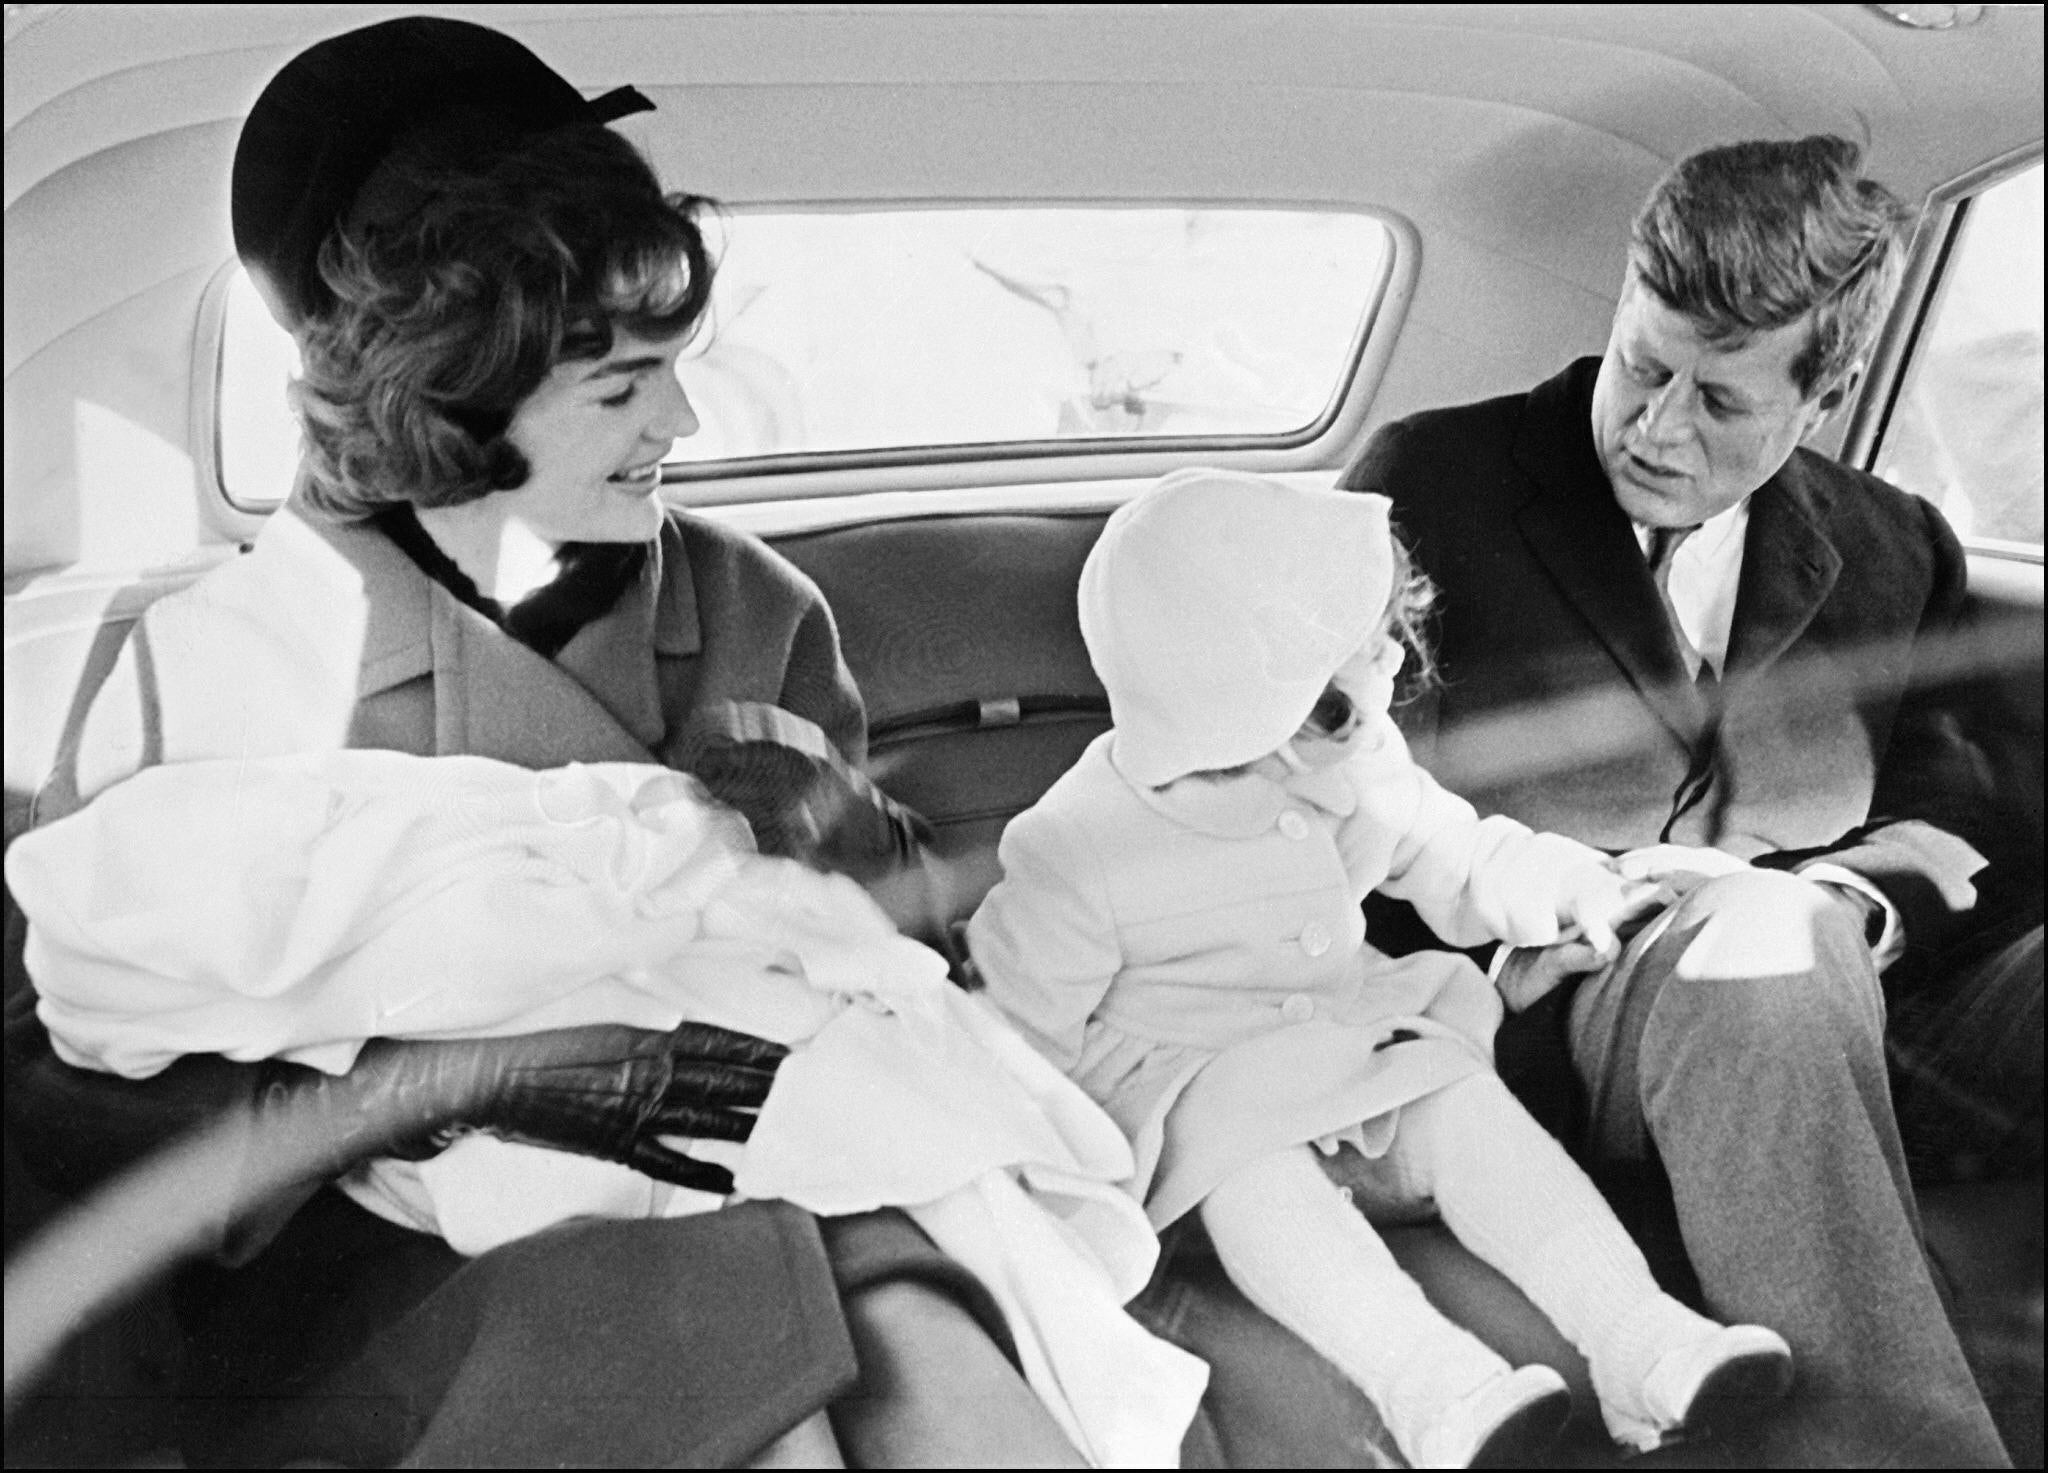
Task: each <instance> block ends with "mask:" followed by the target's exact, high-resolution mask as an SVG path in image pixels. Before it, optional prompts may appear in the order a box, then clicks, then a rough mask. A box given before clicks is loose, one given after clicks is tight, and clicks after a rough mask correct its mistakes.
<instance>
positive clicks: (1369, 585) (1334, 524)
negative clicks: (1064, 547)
mask: <svg viewBox="0 0 2048 1473" xmlns="http://www.w3.org/2000/svg"><path fill="white" fill-rule="evenodd" d="M1387 506H1388V503H1387V499H1386V498H1385V497H1384V496H1373V495H1368V494H1365V493H1361V492H1347V491H1318V490H1308V489H1305V488H1301V487H1296V486H1289V485H1286V484H1284V483H1282V482H1279V481H1274V480H1269V479H1267V478H1265V477H1263V476H1254V475H1247V474H1244V473H1242V472H1236V471H1219V470H1180V471H1175V472H1173V473H1172V474H1171V475H1168V476H1163V477H1161V478H1160V479H1159V480H1158V481H1157V482H1155V483H1154V484H1153V485H1151V486H1149V487H1147V488H1146V489H1145V490H1144V491H1142V492H1140V493H1139V494H1138V495H1137V496H1135V497H1133V498H1132V499H1131V500H1130V501H1128V502H1126V503H1125V504H1124V505H1123V506H1121V507H1119V508H1117V510H1116V512H1115V513H1114V514H1113V515H1112V516H1111V517H1110V519H1109V522H1108V525H1106V526H1105V527H1104V528H1103V530H1102V537H1101V539H1100V540H1099V541H1097V542H1096V544H1095V548H1094V551H1092V552H1091V553H1089V555H1088V562H1087V564H1086V566H1085V567H1083V568H1082V570H1081V593H1080V603H1081V634H1082V637H1083V638H1084V639H1086V640H1087V641H1088V654H1089V658H1090V659H1091V660H1093V661H1094V664H1095V673H1096V674H1097V675H1098V676H1099V677H1100V678H1101V680H1102V684H1103V686H1104V687H1105V688H1106V689H1107V690H1108V692H1109V708H1110V714H1111V716H1112V718H1113V719H1114V720H1115V723H1116V765H1117V766H1118V768H1120V769H1121V770H1122V771H1123V773H1124V775H1125V776H1127V777H1128V778H1130V779H1131V780H1132V781H1133V782H1138V783H1143V784H1145V785H1146V786H1148V787H1157V786H1158V785H1160V784H1162V783H1167V782H1171V781H1172V780H1173V779H1175V778H1177V777H1184V776H1186V775H1187V774H1188V773H1190V772H1201V771H1207V770H1212V769H1216V768H1224V767H1236V766H1239V765H1241V764H1243V763H1246V762H1252V761H1255V760H1257V759H1258V758H1260V757H1263V756H1264V755H1265V754H1266V753H1268V752H1271V751H1273V750H1274V749H1275V748H1277V747H1279V746H1280V745H1281V744H1282V743H1283V742H1285V741H1286V740H1287V739H1288V738H1289V737H1291V736H1293V735H1294V733H1295V732H1296V730H1298V729H1299V728H1300V726H1301V723H1302V722H1303V721H1304V720H1306V719H1307V717H1308V713H1309V710H1310V708H1311V707H1313V706H1314V705H1315V702H1316V698H1317V697H1318V696H1320V695H1321V694H1322V692H1323V687H1324V686H1325V685H1326V684H1327V683H1328V682H1329V679H1330V677H1331V676H1332V675H1334V674H1335V673H1336V672H1337V670H1338V669H1339V668H1340V667H1341V666H1342V665H1343V664H1344V663H1345V662H1346V661H1347V660H1349V659H1350V658H1351V656H1352V655H1353V654H1355V653H1356V652H1357V651H1358V649H1359V648H1360V647H1361V646H1362V645H1363V644H1364V643H1365V641H1366V640H1367V639H1368V638H1369V637H1370V636H1371V635H1372V633H1373V631H1374V630H1375V629H1376V628H1377V627H1378V625H1379V620H1380V617H1381V615H1382V614H1383V613H1385V611H1386V607H1387V599H1388V596H1389V594H1390V593H1391V585H1392V582H1393V561H1394V559H1393V548H1392V544H1391V541H1390V538H1389V533H1388V530H1387Z"/></svg>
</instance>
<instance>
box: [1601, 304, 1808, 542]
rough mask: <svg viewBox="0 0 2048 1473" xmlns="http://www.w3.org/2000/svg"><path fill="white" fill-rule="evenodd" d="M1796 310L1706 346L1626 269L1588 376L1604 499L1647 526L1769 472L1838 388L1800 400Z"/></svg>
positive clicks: (1746, 487) (1687, 516) (1678, 520)
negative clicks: (1594, 372)
mask: <svg viewBox="0 0 2048 1473" xmlns="http://www.w3.org/2000/svg"><path fill="white" fill-rule="evenodd" d="M1811 332H1812V323H1811V321H1810V319H1808V318H1801V319H1800V320H1799V321H1797V322H1792V323H1788V324H1787V325H1786V326H1784V327H1777V328H1772V329H1771V330H1770V331H1768V332H1759V333H1755V334H1753V335H1751V336H1750V338H1749V339H1748V340H1747V341H1745V342H1742V343H1741V345H1740V346H1735V345H1734V344H1732V343H1730V344H1725V345H1721V346H1716V345H1715V344H1712V343H1709V342H1708V341H1707V340H1706V339H1705V338H1703V337H1701V336H1700V335H1699V333H1698V331H1697V330H1696V329H1695V328H1694V325H1693V323H1692V320H1691V319H1690V318H1688V317H1686V316H1685V315H1684V314H1683V313H1681V312H1674V311H1672V310H1671V309H1670V308H1669V307H1666V306H1665V305H1664V304H1663V303H1662V302H1660V301H1658V300H1657V298H1656V297H1655V295H1653V294H1652V293H1651V292H1649V291H1648V290H1646V289H1645V288H1643V287H1641V286H1639V285H1638V284H1637V283H1636V280H1635V277H1634V275H1633V274H1631V275H1630V277H1629V280H1628V283H1627V285H1626V286H1624V287H1623V288H1622V294H1621V304H1620V305H1619V306H1618V307H1617V308H1616V309H1615V312H1614V331H1613V332H1612V333H1611V334H1610V335H1609V337H1608V339H1607V356H1606V357H1604V358H1602V359H1601V360H1600V376H1599V378H1598V379H1597V380H1596V381H1595V382H1594V385H1593V444H1594V446H1595V447H1596V448H1597V449H1598V451H1599V453H1600V464H1601V465H1602V466H1603V467H1604V468H1605V469H1606V471H1607V481H1608V484H1609V485H1611V486H1612V487H1613V488H1614V499H1615V500H1616V501H1618V502H1620V503H1621V509H1622V510H1623V511H1625V512H1627V513H1628V515H1629V517H1630V519H1631V520H1633V521H1636V522H1638V523H1641V524H1642V525H1644V526H1649V527H1693V526H1697V525H1699V523H1701V522H1704V521H1705V520H1706V519H1707V518H1709V517H1711V516H1714V515H1716V514H1718V513H1720V512H1724V511H1726V510H1728V508H1729V507H1731V506H1734V505H1735V504H1736V503H1737V502H1738V501H1740V500H1742V499H1743V497H1745V496H1747V495H1749V493H1750V492H1752V491H1754V490H1756V488H1757V487H1759V486H1761V485H1762V484H1763V483H1764V482H1765V481H1768V480H1769V479H1770V478H1771V477H1772V476H1773V475H1775V474H1776V473H1777V470H1778V467H1779V466H1781V465H1783V464H1784V463H1785V461H1786V460H1787V459H1788V458H1789V457H1790V456H1791V454H1792V452H1793V450H1794V449H1796V448H1797V447H1798V445H1799V442H1800V441H1801V440H1803V439H1804V438H1805V437H1806V435H1807V434H1808V432H1809V431H1811V430H1812V429H1813V428H1814V426H1816V425H1817V424H1819V423H1820V421H1821V420H1822V419H1824V418H1825V417H1826V416H1827V414H1828V411H1829V410H1831V409H1832V408H1833V407H1834V406H1835V404H1837V403H1838V402H1840V399H1841V394H1840V393H1839V392H1823V393H1819V394H1816V395H1815V396H1814V397H1813V398H1812V399H1802V398H1801V397H1800V394H1799V390H1798V388H1797V387H1796V386H1795V385H1794V384H1793V382H1792V360H1793V359H1794V358H1796V357H1798V356H1799V354H1800V352H1801V350H1802V349H1804V348H1805V346H1806V344H1807V340H1808V337H1809V335H1810V334H1811Z"/></svg>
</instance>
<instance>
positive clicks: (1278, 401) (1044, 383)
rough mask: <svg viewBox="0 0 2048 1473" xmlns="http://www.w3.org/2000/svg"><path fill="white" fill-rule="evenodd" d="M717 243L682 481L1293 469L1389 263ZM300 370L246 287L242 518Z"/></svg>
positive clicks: (280, 443) (1368, 252) (1370, 256)
mask: <svg viewBox="0 0 2048 1473" xmlns="http://www.w3.org/2000/svg"><path fill="white" fill-rule="evenodd" d="M710 228H711V230H712V233H713V234H714V236H715V247H716V249H717V251H718V253H719V262H720V264H719V272H718V280H717V285H716V287H715V289H714V292H713V306H712V319H711V321H710V322H709V323H708V324H707V330H706V332H705V333H704V334H703V336H702V339H701V341H700V343H699V344H698V345H697V346H696V347H694V348H693V349H692V350H691V352H690V354H689V355H688V356H687V357H686V358H685V361H684V363H683V365H682V368H681V377H682V380H683V383H684V386H685V387H686V389H687V390H688V391H689V393H690V395H691V398H692V400H693V402H694V403H695V406H696V409H697V414H698V418H699V419H700V420H701V421H702V425H703V427H702V429H701V430H700V431H699V432H698V433H697V434H696V435H695V436H693V437H691V438H690V439H688V440H684V441H680V442H678V443H677V446H676V448H675V451H674V453H673V454H672V456H671V457H670V463H671V465H672V467H674V469H673V470H672V472H671V477H672V478H675V479H695V478H697V477H700V476H706V475H720V474H728V473H734V472H744V471H746V470H755V469H763V468H770V467H774V466H778V465H781V464H784V463H788V462H789V461H790V460H791V459H792V458H796V459H797V460H798V462H799V463H809V462H811V461H813V460H814V459H816V458H841V457H847V456H853V457H858V458H859V459H861V460H863V461H868V462H877V463H885V462H887V461H888V460H889V459H890V458H891V456H892V455H896V454H900V453H903V452H916V453H917V455H918V458H929V456H930V455H931V454H932V453H933V452H934V451H935V450H936V451H937V452H939V453H942V454H943V453H944V452H945V451H946V449H947V448H949V447H960V453H961V455H962V458H972V457H974V456H985V455H989V454H999V455H1000V454H1009V455H1021V456H1031V455H1045V454H1057V453H1061V452H1063V451H1065V450H1069V449H1072V448H1075V446H1076V442H1089V443H1090V444H1091V447H1092V448H1096V449H1111V450H1113V449H1115V448H1117V447H1118V446H1119V444H1123V445H1128V446H1129V447H1131V448H1141V449H1148V450H1149V449H1158V448H1161V447H1162V446H1163V445H1165V444H1167V443H1169V442H1170V443H1176V444H1178V443H1186V444H1188V445H1189V446H1190V447H1204V448H1219V447H1227V446H1236V445H1275V444H1290V443H1296V442H1298V441H1300V440H1303V439H1307V438H1309V437H1312V436H1313V435H1314V434H1315V433H1316V432H1317V431H1318V430H1319V429H1320V428H1321V427H1322V426H1323V425H1324V424H1325V423H1326V422H1327V421H1328V419H1329V418H1330V416H1331V415H1333V414H1334V412H1335V410H1336V407H1337V405H1338V402H1339V400H1340V399H1341V397H1342V394H1343V391H1344V388H1345V386H1346V384H1347V383H1348V381H1349V379H1350V376H1351V373H1352V371H1353V368H1354V366H1355V365H1356V363H1357V362H1358V357H1359V352H1360V349H1361V346H1362V344H1363V342H1364V339H1365V335H1366V332H1367V330H1368V329H1369V327H1370V324H1371V319H1372V315H1373V312H1374V309H1375V307H1376V306H1377V304H1378V302H1379V300H1380V297H1381V295H1382V293H1383V291H1384V288H1385V285H1386V282H1387V279H1388V277H1389V274H1390V272H1391V270H1392V267H1393V256H1394V250H1395V246H1394V236H1393V234H1392V232H1391V231H1390V230H1389V229H1388V227H1387V226H1386V225H1385V224H1384V223H1383V222H1381V221H1380V220H1379V219H1377V218H1375V217H1373V216H1371V215H1368V214H1362V213H1346V212H1339V211H1332V210H1324V209H1311V208H1288V209H1279V208H1270V207H1262V208H1256V209H1253V208H1204V209H1161V208H1135V207H1132V208H1124V207H1108V206H1101V205H1091V206H1069V205H1059V206H1050V205H1049V206H1032V207H1029V208H1024V207H1015V206H1003V207H994V206H989V207H963V208H943V209H941V208H929V207H921V208H907V207H894V208H888V209H868V208H863V209H858V210H855V209H842V208H808V209H790V208H781V209H776V210H747V211H732V212H729V213H725V214H722V215H721V216H719V217H717V218H716V219H715V220H713V221H712V222H711V224H710ZM291 363H292V358H291V347H290V344H289V342H288V341H286V340H285V339H284V335H283V334H282V333H281V332H279V331H278V330H277V329H276V328H275V327H274V326H273V325H272V324H271V323H270V321H269V319H268V318H267V317H265V316H264V315H263V313H262V310H261V308H260V306H258V305H257V304H256V299H255V294H254V292H253V291H252V290H250V289H249V287H248V285H247V283H246V282H237V283H236V284H235V285H234V287H232V288H231V289H230V293H229V307H228V310H227V311H225V312H224V313H223V340H222V354H221V375H220V385H221V394H220V401H221V414H220V436H221V440H220V456H219V460H220V466H221V473H222V481H223V486H224V489H225V490H226V491H227V494H228V496H229V498H230V499H231V500H232V501H234V502H235V503H236V504H238V505H240V506H243V507H245V508H256V507H260V506H263V505H267V504H274V503H275V502H276V501H277V500H278V499H280V498H281V497H282V496H283V494H284V492H285V491H286V490H287V489H288V488H289V484H290V465H291V454H292V453H293V452H292V451H291V449H290V448H289V447H292V446H295V445H296V433H295V430H294V428H293V427H292V425H291V422H290V419H289V415H288V413H287V411H286V410H285V408H284V398H283V390H282V384H283V380H284V377H285V376H286V375H288V374H289V372H290V371H291ZM969 447H972V449H969ZM280 454H282V457H283V458H282V460H281V461H280V459H279V457H280Z"/></svg>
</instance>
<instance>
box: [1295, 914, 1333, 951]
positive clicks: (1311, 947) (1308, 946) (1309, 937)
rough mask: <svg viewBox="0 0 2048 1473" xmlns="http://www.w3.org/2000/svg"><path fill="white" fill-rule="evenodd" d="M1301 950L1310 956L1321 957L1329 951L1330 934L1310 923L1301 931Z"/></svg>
mask: <svg viewBox="0 0 2048 1473" xmlns="http://www.w3.org/2000/svg"><path fill="white" fill-rule="evenodd" d="M1301 949H1302V950H1303V951H1305V952H1307V953H1308V954H1309V955H1310V956H1321V955H1322V954H1323V953H1324V952H1326V951H1328V950H1329V949H1330V933H1329V932H1328V931H1326V930H1324V929H1323V928H1322V927H1321V926H1319V925H1317V924H1315V923H1314V922H1313V921H1311V922H1310V923H1309V924H1308V925H1306V926H1304V927H1302V929H1301Z"/></svg>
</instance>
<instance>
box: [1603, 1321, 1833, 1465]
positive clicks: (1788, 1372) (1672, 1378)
mask: <svg viewBox="0 0 2048 1473" xmlns="http://www.w3.org/2000/svg"><path fill="white" fill-rule="evenodd" d="M1791 1389H1792V1348H1791V1347H1790V1346H1789V1345H1787V1344H1786V1343H1785V1342H1784V1340H1783V1339H1781V1338H1780V1337H1779V1336H1778V1335H1776V1334H1775V1333H1773V1332H1772V1331H1770V1330H1766V1329H1765V1328H1764V1327H1763V1326H1761V1325H1724V1326H1721V1327H1719V1328H1717V1329H1716V1330H1715V1331H1714V1332H1713V1333H1712V1334H1710V1335H1702V1336H1701V1337H1700V1338H1699V1339H1697V1340H1693V1341H1689V1342H1688V1343H1686V1344H1684V1345H1681V1346H1679V1347H1677V1348H1676V1349H1674V1350H1667V1351H1666V1352H1664V1354H1663V1355H1662V1356H1660V1357H1659V1358H1658V1360H1657V1363H1656V1364H1655V1365H1654V1366H1652V1367H1650V1374H1649V1375H1648V1376H1646V1377H1644V1378H1643V1387H1642V1394H1641V1407H1642V1411H1643V1413H1644V1415H1642V1416H1635V1415H1632V1414H1629V1413H1625V1412H1619V1411H1616V1410H1614V1409H1612V1408H1609V1407H1606V1406H1603V1407H1601V1409H1600V1414H1601V1416H1602V1417H1603V1418H1604V1419H1605V1421H1606V1423H1607V1430H1608V1431H1609V1432H1610V1433H1612V1434H1613V1436H1614V1439H1615V1440H1616V1441H1617V1442H1622V1443H1626V1444H1627V1445H1628V1446H1629V1447H1631V1448H1634V1449H1635V1450H1636V1451H1637V1452H1648V1451H1650V1450H1651V1449H1652V1448H1657V1447H1663V1446H1665V1445H1666V1444H1668V1443H1673V1442H1678V1441H1681V1440H1682V1439H1684V1438H1685V1437H1686V1436H1688V1435H1690V1434H1697V1433H1698V1432H1700V1431H1701V1430H1702V1429H1703V1428H1705V1427H1707V1426H1709V1425H1711V1424H1712V1423H1714V1422H1716V1421H1718V1420H1719V1419H1720V1418H1721V1416H1722V1415H1723V1414H1724V1413H1730V1412H1733V1413H1736V1414H1738V1415H1740V1414H1742V1413H1744V1412H1747V1411H1753V1410H1754V1409H1755V1408H1757V1407H1758V1406H1760V1405H1762V1404H1763V1403H1765V1402H1771V1401H1777V1400H1778V1399H1779V1398H1781V1397H1782V1396H1784V1395H1785V1393H1786V1392H1788V1391H1790V1390H1791Z"/></svg>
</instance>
